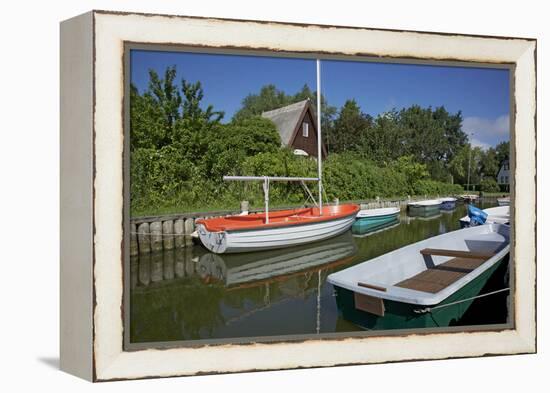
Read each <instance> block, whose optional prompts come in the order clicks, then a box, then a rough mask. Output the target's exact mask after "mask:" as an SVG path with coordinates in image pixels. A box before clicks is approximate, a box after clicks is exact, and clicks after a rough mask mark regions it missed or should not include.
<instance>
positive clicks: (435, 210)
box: [407, 199, 441, 217]
mask: <svg viewBox="0 0 550 393" xmlns="http://www.w3.org/2000/svg"><path fill="white" fill-rule="evenodd" d="M440 206H441V202H440V201H439V200H437V199H430V200H426V201H417V202H409V203H408V204H407V209H408V214H409V216H412V217H428V216H435V215H436V214H439V207H440Z"/></svg>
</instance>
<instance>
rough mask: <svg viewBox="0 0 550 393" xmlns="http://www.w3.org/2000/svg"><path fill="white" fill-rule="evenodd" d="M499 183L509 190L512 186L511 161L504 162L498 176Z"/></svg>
mask: <svg viewBox="0 0 550 393" xmlns="http://www.w3.org/2000/svg"><path fill="white" fill-rule="evenodd" d="M497 183H498V184H500V185H502V186H505V187H506V188H507V189H508V187H509V186H510V160H504V161H502V164H501V165H500V169H499V170H498V174H497Z"/></svg>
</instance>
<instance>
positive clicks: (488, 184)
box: [480, 177, 500, 192]
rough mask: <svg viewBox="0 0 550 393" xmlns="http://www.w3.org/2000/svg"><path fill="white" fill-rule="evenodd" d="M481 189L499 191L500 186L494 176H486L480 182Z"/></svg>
mask: <svg viewBox="0 0 550 393" xmlns="http://www.w3.org/2000/svg"><path fill="white" fill-rule="evenodd" d="M480 187H481V191H483V192H499V191H500V187H499V185H498V183H497V181H496V180H495V179H494V178H492V177H486V178H484V179H483V180H482V181H481V183H480Z"/></svg>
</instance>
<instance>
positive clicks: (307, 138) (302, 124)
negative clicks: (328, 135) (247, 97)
mask: <svg viewBox="0 0 550 393" xmlns="http://www.w3.org/2000/svg"><path fill="white" fill-rule="evenodd" d="M262 117H265V118H266V119H269V120H271V121H272V122H273V123H275V126H276V127H277V131H279V135H280V136H281V144H282V145H283V146H285V147H290V148H291V149H293V150H294V154H296V155H302V156H312V157H317V121H316V119H315V112H314V110H313V107H312V105H311V102H310V100H304V101H300V102H296V103H294V104H291V105H288V106H284V107H282V108H278V109H274V110H272V111H268V112H263V113H262ZM321 149H322V150H321V151H322V155H323V157H325V156H326V155H327V152H326V147H325V145H324V144H323V145H322V148H321Z"/></svg>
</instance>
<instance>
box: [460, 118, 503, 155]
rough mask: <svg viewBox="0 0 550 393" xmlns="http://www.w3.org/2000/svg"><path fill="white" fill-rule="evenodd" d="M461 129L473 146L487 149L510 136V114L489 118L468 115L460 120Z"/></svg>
mask: <svg viewBox="0 0 550 393" xmlns="http://www.w3.org/2000/svg"><path fill="white" fill-rule="evenodd" d="M462 131H464V132H465V133H467V134H472V133H473V134H474V135H473V136H470V135H469V138H470V141H471V143H472V145H473V146H479V147H481V148H483V149H487V148H489V147H491V146H494V145H496V144H497V143H498V142H501V141H503V140H508V139H509V138H510V116H509V115H503V116H499V117H497V118H493V119H489V118H486V117H476V116H470V117H465V118H464V119H463V120H462Z"/></svg>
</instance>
